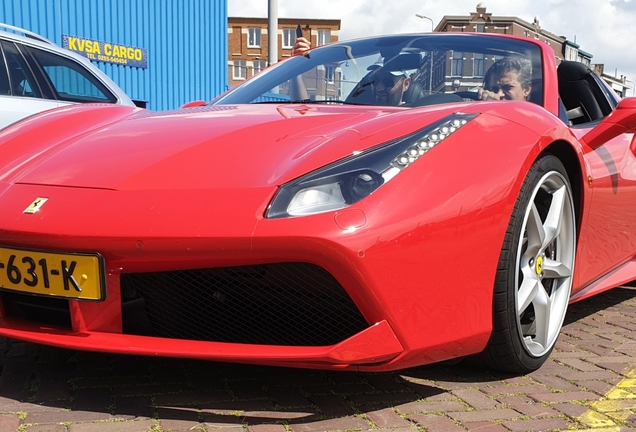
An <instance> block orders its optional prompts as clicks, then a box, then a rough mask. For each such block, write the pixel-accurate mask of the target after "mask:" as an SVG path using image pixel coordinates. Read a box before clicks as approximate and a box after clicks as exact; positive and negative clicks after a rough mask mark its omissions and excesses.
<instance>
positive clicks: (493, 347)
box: [480, 155, 576, 374]
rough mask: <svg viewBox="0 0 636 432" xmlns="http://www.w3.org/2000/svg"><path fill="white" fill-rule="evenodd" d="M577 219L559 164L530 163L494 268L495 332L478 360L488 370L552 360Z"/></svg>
mask: <svg viewBox="0 0 636 432" xmlns="http://www.w3.org/2000/svg"><path fill="white" fill-rule="evenodd" d="M575 252H576V215H575V213H574V205H573V200H572V189H571V187H570V182H569V179H568V176H567V173H566V171H565V168H564V167H563V164H562V163H561V161H560V160H559V159H558V158H556V157H555V156H552V155H546V156H543V157H541V158H539V159H538V160H537V161H536V162H535V163H534V164H533V165H532V168H531V169H530V171H529V172H528V175H527V176H526V179H525V180H524V183H523V186H522V188H521V191H520V193H519V196H518V197H517V201H516V203H515V207H514V210H513V212H512V216H511V218H510V223H509V224H508V229H507V231H506V236H505V239H504V244H503V247H502V250H501V255H500V257H499V264H498V266H497V276H496V279H495V287H494V293H493V330H492V334H491V337H490V340H489V342H488V345H487V346H486V349H485V350H484V352H482V353H481V355H480V357H481V359H480V360H481V361H482V362H483V363H485V365H486V366H487V367H489V368H491V369H496V370H500V371H504V372H512V373H516V374H519V373H528V372H532V371H534V370H536V369H538V368H539V367H541V365H542V364H543V363H544V362H545V361H546V360H547V359H548V357H549V356H550V353H551V352H552V349H553V348H554V345H555V344H556V341H557V337H558V335H559V332H560V331H561V327H562V326H563V320H564V318H565V313H566V311H567V306H568V302H569V299H570V292H571V288H572V275H573V272H574V260H575Z"/></svg>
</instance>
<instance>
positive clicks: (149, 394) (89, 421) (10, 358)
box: [0, 288, 636, 432]
mask: <svg viewBox="0 0 636 432" xmlns="http://www.w3.org/2000/svg"><path fill="white" fill-rule="evenodd" d="M632 330H636V289H634V288H621V289H615V290H613V291H609V292H607V293H605V294H602V295H600V296H597V297H595V298H593V299H590V300H586V301H584V302H581V303H578V304H576V305H573V306H571V308H570V311H569V315H568V318H567V322H566V325H565V328H564V331H563V334H562V335H561V338H560V339H559V343H558V345H557V348H558V349H557V350H556V351H555V352H554V353H553V355H552V357H551V359H550V360H549V361H548V362H547V364H546V365H545V366H544V367H542V368H541V369H540V370H539V371H537V372H535V373H532V374H530V375H527V376H519V377H511V376H504V375H497V374H492V373H487V372H480V371H475V370H471V369H470V368H468V367H467V366H461V364H460V365H457V366H449V365H433V366H426V367H419V368H415V369H409V370H405V371H401V372H399V373H397V372H395V373H384V374H355V373H342V372H340V373H338V372H322V371H307V370H295V369H281V368H264V367H256V366H242V365H226V364H216V363H206V362H200V361H190V360H174V359H156V358H145V357H134V356H117V355H104V354H96V353H81V352H76V351H67V350H62V349H56V348H50V347H43V346H39V345H34V344H29V343H23V342H17V341H13V340H0V353H4V356H3V357H0V362H1V363H2V376H1V379H0V412H1V413H2V414H0V431H2V432H4V431H14V430H18V431H28V432H45V431H46V432H67V431H68V432H120V431H121V432H146V431H154V432H160V431H168V430H170V431H186V430H197V431H217V432H240V431H246V430H249V431H250V432H284V431H293V432H311V431H328V430H342V431H353V430H380V431H389V430H390V431H393V432H406V431H411V432H413V431H417V430H420V431H424V430H425V431H451V432H452V431H465V430H469V431H477V430H478V431H482V432H496V431H507V430H512V431H535V430H536V431H548V430H590V431H592V430H594V431H606V432H610V431H612V432H613V431H628V430H636V332H634V333H632Z"/></svg>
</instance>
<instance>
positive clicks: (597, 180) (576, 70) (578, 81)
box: [559, 62, 636, 285]
mask: <svg viewBox="0 0 636 432" xmlns="http://www.w3.org/2000/svg"><path fill="white" fill-rule="evenodd" d="M569 63H575V62H569ZM562 66H567V68H568V69H571V70H570V71H568V72H567V73H561V72H562ZM559 93H560V95H561V98H562V99H563V102H564V104H565V106H566V109H567V110H568V112H569V113H571V114H570V118H571V119H572V122H573V123H575V124H574V125H572V128H571V130H572V132H573V133H574V135H575V136H576V137H577V138H578V139H579V141H581V143H582V150H583V157H584V161H585V165H586V176H585V178H584V179H583V180H584V181H585V182H586V183H587V185H586V186H585V187H586V188H587V189H588V191H589V193H588V194H587V197H588V199H587V200H586V202H584V203H583V205H584V206H583V208H584V213H583V215H582V218H583V224H584V229H582V230H581V232H580V236H579V248H578V251H577V254H578V257H579V258H582V260H579V262H585V263H586V265H585V267H584V268H579V269H578V273H579V275H580V279H579V283H580V284H581V285H586V284H588V283H590V282H593V281H595V280H596V279H598V278H599V277H600V276H601V275H605V274H607V273H608V272H610V271H612V270H614V269H615V268H616V265H617V264H619V265H620V264H623V263H626V262H627V261H628V260H630V259H632V257H633V254H634V251H636V218H635V217H634V214H633V209H634V206H635V205H636V154H635V152H634V150H636V149H635V147H634V130H635V128H634V127H633V126H634V125H632V123H633V122H635V121H636V110H634V109H633V107H632V105H634V103H633V102H634V101H636V100H635V99H633V98H630V99H624V100H622V101H620V102H619V101H618V98H617V97H616V96H615V94H614V93H613V90H611V88H609V86H607V85H606V84H605V83H604V82H603V81H602V80H601V79H600V78H599V77H598V76H597V75H595V74H593V73H591V72H590V71H589V69H587V67H584V66H583V65H582V64H580V63H579V64H569V65H560V66H559Z"/></svg>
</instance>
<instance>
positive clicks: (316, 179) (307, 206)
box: [265, 114, 477, 218]
mask: <svg viewBox="0 0 636 432" xmlns="http://www.w3.org/2000/svg"><path fill="white" fill-rule="evenodd" d="M476 116H477V114H453V115H452V116H449V117H446V118H445V119H443V120H440V121H439V122H437V123H434V124H432V125H430V126H428V127H426V128H424V129H422V130H419V131H417V132H415V133H413V134H411V135H408V136H406V137H403V138H400V139H398V140H396V141H391V142H389V143H386V144H382V145H380V146H377V147H374V148H372V149H370V150H366V151H364V152H361V153H359V154H355V155H353V156H349V157H347V158H345V159H342V160H340V161H338V162H335V163H332V164H330V165H327V166H326V167H323V168H320V169H318V170H316V171H314V172H312V173H309V174H307V175H304V176H302V177H300V178H298V179H296V180H293V181H291V182H289V183H287V184H284V185H283V186H281V188H280V189H279V190H278V193H276V195H275V196H274V199H273V200H272V202H271V204H270V205H269V207H268V209H267V212H266V214H265V216H266V217H267V218H280V217H287V216H306V215H311V214H316V213H323V212H327V211H333V210H339V209H341V208H344V207H347V206H350V205H351V204H354V203H356V202H358V201H360V200H361V199H363V198H365V197H367V196H369V195H371V193H373V192H374V191H375V190H376V189H377V188H379V187H380V186H382V185H383V184H384V183H386V182H388V181H389V180H391V179H392V178H393V177H395V176H396V175H397V174H399V173H400V172H401V171H402V170H403V169H404V168H406V167H408V166H409V165H410V164H412V163H413V162H415V161H416V160H417V159H419V158H420V157H422V156H423V155H424V154H426V153H427V152H428V151H430V150H431V149H432V148H433V147H435V146H437V145H438V144H439V143H441V142H442V141H443V140H444V139H446V138H447V137H448V136H449V135H451V134H453V133H454V132H455V131H457V130H458V129H459V128H461V127H462V126H464V125H465V124H466V123H468V122H469V121H470V120H472V119H473V118H475V117H476Z"/></svg>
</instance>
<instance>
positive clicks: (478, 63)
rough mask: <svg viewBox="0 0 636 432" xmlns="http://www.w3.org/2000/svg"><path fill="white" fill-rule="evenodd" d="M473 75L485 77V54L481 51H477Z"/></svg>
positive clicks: (474, 58)
mask: <svg viewBox="0 0 636 432" xmlns="http://www.w3.org/2000/svg"><path fill="white" fill-rule="evenodd" d="M473 76H476V77H483V76H484V55H483V54H480V53H475V56H474V57H473Z"/></svg>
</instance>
